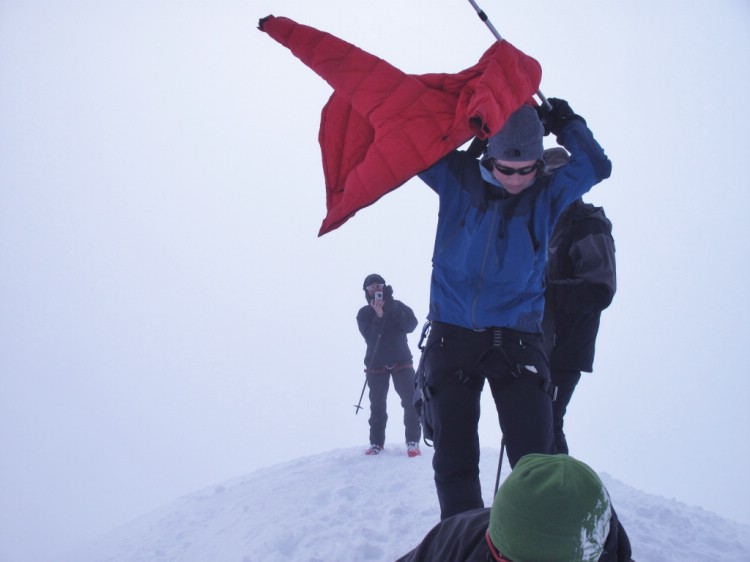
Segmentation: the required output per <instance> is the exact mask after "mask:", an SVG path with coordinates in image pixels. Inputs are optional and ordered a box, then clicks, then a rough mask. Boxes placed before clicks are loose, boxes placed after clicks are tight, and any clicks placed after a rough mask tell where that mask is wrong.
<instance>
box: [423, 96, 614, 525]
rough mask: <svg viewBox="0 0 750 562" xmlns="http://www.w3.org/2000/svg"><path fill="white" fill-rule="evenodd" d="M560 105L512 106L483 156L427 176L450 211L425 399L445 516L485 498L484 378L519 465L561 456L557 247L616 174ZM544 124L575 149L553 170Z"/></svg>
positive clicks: (463, 158) (444, 222)
mask: <svg viewBox="0 0 750 562" xmlns="http://www.w3.org/2000/svg"><path fill="white" fill-rule="evenodd" d="M549 102H550V104H551V106H552V107H551V109H550V110H544V109H541V108H540V109H539V110H536V109H534V108H533V107H531V106H528V105H524V106H522V107H521V108H520V109H518V110H517V111H515V112H514V113H512V114H511V116H510V117H509V118H508V120H507V122H506V123H505V125H504V126H503V128H502V130H501V131H500V132H499V133H497V134H496V135H494V136H492V137H491V138H490V139H489V142H488V145H487V148H486V150H485V152H484V155H483V157H482V158H481V159H479V160H478V159H477V158H476V157H475V156H474V155H472V154H470V153H468V152H465V151H453V152H451V153H449V154H448V155H446V156H445V157H443V158H442V159H441V160H439V161H438V162H437V163H435V164H434V165H432V166H431V167H430V168H428V169H427V170H425V171H424V172H422V173H420V174H419V177H420V178H421V179H422V180H423V181H424V182H425V183H426V184H427V185H428V186H429V187H430V188H432V189H433V190H434V191H435V192H436V193H437V194H438V196H439V212H438V224H437V232H436V236H435V246H434V251H433V257H432V279H431V286H430V309H429V314H428V320H429V321H430V329H429V335H428V337H427V341H426V343H425V345H424V348H423V352H422V358H421V362H420V368H419V372H418V374H417V395H416V396H417V399H416V402H417V407H418V410H420V412H421V413H420V418H421V421H422V425H423V432H424V435H425V438H426V439H431V440H432V442H433V444H434V447H435V454H434V456H433V469H434V477H435V486H436V489H437V496H438V500H439V503H440V514H441V518H443V519H444V518H447V517H450V516H451V515H454V514H456V513H460V512H462V511H467V510H471V509H477V508H481V507H483V506H484V503H483V501H482V495H481V488H480V482H479V450H480V448H479V436H478V432H477V426H478V422H479V410H480V396H481V392H482V388H483V387H484V383H485V380H487V381H488V383H489V386H490V390H491V392H492V397H493V399H494V401H495V405H496V409H497V414H498V419H499V423H500V428H501V430H502V433H503V437H504V439H505V443H506V446H507V452H508V459H509V462H510V464H511V466H514V465H515V463H516V462H517V461H518V459H520V458H521V457H522V456H524V455H526V454H529V453H542V454H553V453H555V444H554V438H553V432H552V400H553V398H554V393H555V388H554V385H552V383H551V382H550V372H549V366H548V363H547V357H546V355H545V352H544V347H543V340H542V316H543V310H544V271H545V266H546V263H547V247H548V243H549V238H550V234H551V232H552V228H553V227H554V225H555V222H556V221H557V218H558V217H559V216H560V214H561V213H562V211H563V210H564V209H565V208H566V207H567V206H568V205H569V204H570V203H572V202H573V201H575V200H576V199H578V198H579V197H581V195H583V194H584V193H586V192H587V191H588V190H589V189H591V187H592V186H594V185H595V184H597V183H598V182H600V181H601V180H603V179H605V178H607V177H609V175H610V172H611V163H610V161H609V159H608V158H607V156H606V155H605V153H604V151H603V150H602V148H601V147H600V146H599V144H598V143H597V142H596V140H595V139H594V137H593V135H592V133H591V131H590V130H589V129H588V127H587V125H586V122H585V121H584V120H583V119H582V118H581V117H580V116H578V115H576V114H575V113H574V112H573V111H572V109H571V108H570V106H569V105H568V103H567V102H566V101H564V100H560V99H555V98H550V100H549ZM542 121H544V123H543V122H542ZM545 128H546V129H547V130H548V131H549V132H551V133H552V134H554V135H555V136H556V137H557V141H558V143H559V144H561V145H562V146H564V147H565V148H566V150H567V151H568V152H569V153H570V159H569V161H568V162H567V164H565V165H564V166H561V167H560V168H557V169H556V170H554V171H552V172H551V173H547V172H546V171H545V170H544V167H543V164H542V154H543V152H544V146H543V137H544V134H545Z"/></svg>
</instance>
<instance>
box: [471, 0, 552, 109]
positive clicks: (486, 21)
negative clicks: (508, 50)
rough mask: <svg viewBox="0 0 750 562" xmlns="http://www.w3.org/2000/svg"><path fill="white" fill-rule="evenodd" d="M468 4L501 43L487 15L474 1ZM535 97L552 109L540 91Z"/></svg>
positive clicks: (500, 38) (501, 39)
mask: <svg viewBox="0 0 750 562" xmlns="http://www.w3.org/2000/svg"><path fill="white" fill-rule="evenodd" d="M469 4H471V5H472V6H474V9H475V10H476V12H477V15H478V16H479V19H480V20H482V21H483V22H484V24H485V25H486V26H487V27H488V28H489V30H490V31H491V32H492V35H494V36H495V39H497V40H498V41H503V36H502V35H500V33H498V31H497V29H495V26H494V25H492V22H491V21H490V19H489V18H488V17H487V14H485V13H484V11H483V10H482V8H480V7H479V6H478V5H477V3H476V2H475V1H474V0H469ZM536 95H537V96H539V99H540V100H542V103H543V104H544V106H545V107H546V108H547V109H552V104H550V102H549V101H548V100H547V98H546V97H544V94H543V93H542V91H541V90H537V91H536Z"/></svg>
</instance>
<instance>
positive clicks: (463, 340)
mask: <svg viewBox="0 0 750 562" xmlns="http://www.w3.org/2000/svg"><path fill="white" fill-rule="evenodd" d="M423 359H424V368H425V383H426V385H427V387H428V390H429V393H430V398H429V400H427V401H426V402H425V404H424V406H423V407H424V408H425V416H426V418H427V419H429V421H430V424H431V425H432V429H433V442H434V446H435V454H434V456H433V462H432V466H433V468H434V470H435V487H436V489H437V495H438V501H439V502H440V518H441V519H445V518H446V517H450V516H451V515H454V514H456V513H461V512H463V511H468V510H470V509H477V508H481V507H484V503H483V501H482V493H481V486H480V482H479V434H478V431H477V426H478V422H479V406H480V397H481V392H482V388H483V387H484V382H485V380H487V381H488V383H489V385H490V390H491V392H492V397H493V399H494V401H495V406H496V408H497V415H498V420H499V422H500V428H501V430H502V433H503V437H504V438H505V444H506V449H507V452H508V460H509V462H510V465H511V467H512V466H514V465H515V464H516V462H517V461H518V460H519V459H520V458H521V457H522V456H523V455H526V454H528V453H544V454H554V453H555V445H554V439H553V433H552V397H551V395H550V394H549V392H548V391H547V390H546V389H545V386H546V385H548V384H549V379H550V375H549V367H548V365H547V359H546V356H545V354H544V350H543V347H542V342H541V336H540V335H537V334H528V333H524V332H518V331H515V330H509V329H496V330H486V331H479V332H478V331H474V330H468V329H465V328H459V327H457V326H451V325H449V324H443V323H440V322H433V323H432V327H431V330H430V335H429V337H428V341H427V344H426V347H425V351H424V358H423ZM533 373H535V374H533Z"/></svg>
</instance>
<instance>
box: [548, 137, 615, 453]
mask: <svg viewBox="0 0 750 562" xmlns="http://www.w3.org/2000/svg"><path fill="white" fill-rule="evenodd" d="M552 150H556V151H557V150H563V149H552ZM547 152H549V151H547ZM547 152H545V156H547ZM545 160H547V158H545ZM548 253H549V258H548V261H547V288H546V291H545V308H544V321H543V328H544V337H545V347H546V349H547V352H548V355H549V363H550V369H551V371H552V382H553V384H555V386H557V398H556V400H555V401H554V402H553V403H552V421H553V427H554V432H555V444H556V447H557V452H558V453H567V452H568V442H567V439H566V438H565V432H564V431H563V421H564V417H565V412H566V410H567V407H568V404H569V403H570V399H571V397H572V396H573V391H574V390H575V388H576V385H577V384H578V382H579V381H580V379H581V372H582V371H584V372H587V373H590V372H591V371H592V369H593V364H594V351H595V347H596V336H597V334H598V332H599V321H600V317H601V313H602V311H603V310H604V309H605V308H607V307H608V306H609V305H610V303H611V302H612V298H613V297H614V295H615V291H616V290H617V276H616V271H615V243H614V239H613V238H612V223H611V222H610V221H609V219H607V216H606V215H605V214H604V209H602V208H601V207H595V206H594V205H591V204H588V203H584V202H583V200H582V199H577V200H576V201H574V202H573V203H571V204H570V206H569V207H568V208H567V209H565V211H564V212H563V214H562V215H561V216H560V219H559V220H558V221H557V224H556V225H555V228H554V230H553V231H552V237H551V238H550V243H549V252H548Z"/></svg>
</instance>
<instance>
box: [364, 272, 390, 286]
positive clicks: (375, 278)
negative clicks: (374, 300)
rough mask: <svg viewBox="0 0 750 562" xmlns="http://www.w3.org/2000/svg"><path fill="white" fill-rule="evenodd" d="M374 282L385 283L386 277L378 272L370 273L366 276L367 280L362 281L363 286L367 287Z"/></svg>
mask: <svg viewBox="0 0 750 562" xmlns="http://www.w3.org/2000/svg"><path fill="white" fill-rule="evenodd" d="M373 283H382V284H383V285H385V279H383V277H382V276H380V275H378V274H377V273H370V275H368V276H367V277H365V282H364V283H362V288H363V289H367V286H368V285H372V284H373Z"/></svg>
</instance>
